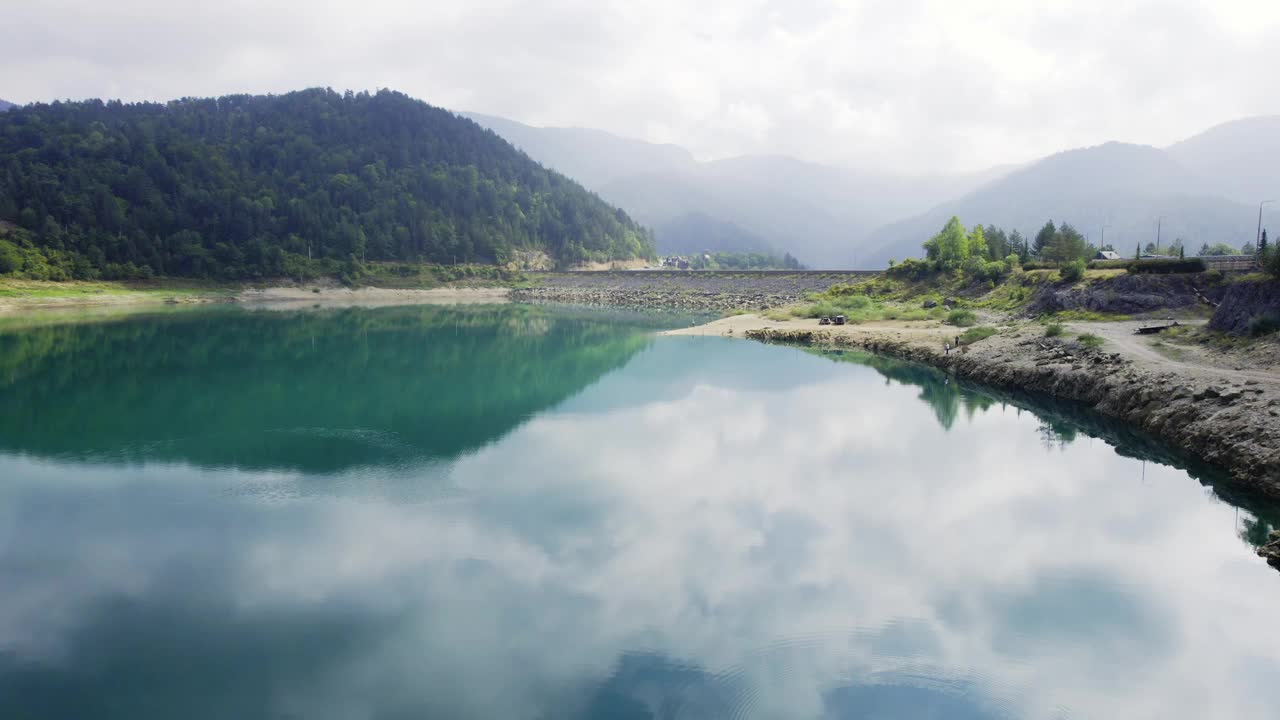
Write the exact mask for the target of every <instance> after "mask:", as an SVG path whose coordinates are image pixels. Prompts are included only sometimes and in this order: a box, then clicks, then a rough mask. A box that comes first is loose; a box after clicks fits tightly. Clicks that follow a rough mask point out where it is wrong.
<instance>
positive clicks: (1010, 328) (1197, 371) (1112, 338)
mask: <svg viewBox="0 0 1280 720" xmlns="http://www.w3.org/2000/svg"><path fill="white" fill-rule="evenodd" d="M1145 324H1149V321H1148V322H1142V321H1127V322H1076V323H1068V324H1067V328H1068V330H1069V331H1070V332H1071V333H1073V334H1082V333H1092V334H1094V335H1097V336H1099V337H1101V338H1102V339H1103V340H1104V342H1105V345H1104V346H1103V349H1104V350H1106V351H1107V352H1113V353H1120V355H1121V356H1122V357H1123V358H1124V359H1125V360H1128V361H1129V362H1130V363H1132V364H1133V365H1134V367H1136V368H1138V369H1141V370H1149V371H1153V372H1162V371H1168V372H1173V373H1176V374H1177V375H1178V376H1180V377H1181V378H1185V379H1186V380H1187V381H1194V382H1201V383H1211V384H1212V383H1224V382H1236V383H1245V382H1257V383H1266V384H1268V385H1271V386H1274V387H1276V388H1280V367H1271V368H1269V369H1259V370H1245V369H1240V368H1239V366H1238V364H1239V362H1240V360H1239V359H1238V358H1233V357H1230V356H1224V355H1219V354H1216V353H1213V352H1210V351H1206V350H1204V349H1202V348H1200V347H1195V346H1184V345H1177V346H1171V347H1172V348H1173V351H1174V352H1177V353H1179V354H1180V355H1181V356H1182V357H1180V358H1173V357H1169V356H1168V355H1165V354H1163V353H1161V352H1160V351H1159V350H1157V349H1156V348H1154V347H1152V345H1151V343H1153V342H1156V341H1158V340H1159V336H1158V335H1157V336H1145V335H1135V334H1134V330H1135V329H1137V328H1138V327H1140V326H1142V325H1145ZM1184 324H1189V325H1193V326H1197V325H1201V324H1203V321H1196V320H1192V321H1189V322H1186V323H1184ZM766 329H773V330H779V331H787V330H819V329H821V330H823V331H824V332H827V333H829V334H830V335H831V336H832V337H841V336H844V337H848V338H854V339H868V338H878V339H884V340H893V341H898V342H905V343H909V344H911V345H913V346H916V347H919V348H921V349H923V350H927V351H930V352H933V353H935V354H937V355H941V354H943V344H944V343H948V342H950V343H954V342H955V337H956V336H957V335H959V334H960V333H961V332H963V330H961V329H958V328H955V327H952V326H950V325H943V324H941V323H939V322H937V321H928V322H895V321H881V322H871V323H865V324H862V325H842V326H831V325H828V326H819V325H818V321H817V320H812V319H795V320H788V321H775V320H769V319H768V318H765V317H762V316H760V315H753V314H745V315H733V316H730V317H727V318H722V319H720V320H715V321H712V322H709V323H706V324H705V325H697V326H693V327H687V328H681V329H679V330H670V331H668V332H665V333H662V334H663V335H720V336H723V337H740V338H742V337H746V335H747V332H748V331H751V330H766ZM1038 334H1040V335H1042V334H1043V330H1042V328H1041V327H1040V326H1039V325H1037V324H1035V323H1029V322H1025V321H1024V322H1017V323H1012V324H1010V325H1007V326H1004V328H1003V330H1002V332H1001V333H1000V334H999V335H997V336H996V337H994V338H991V339H989V340H984V341H982V342H981V343H980V344H977V345H973V346H965V347H963V348H961V351H962V352H965V353H967V352H970V351H972V352H979V353H984V352H989V351H1000V352H1011V351H1012V350H1011V349H1012V348H1014V347H1016V346H1017V344H1018V343H1019V342H1020V341H1022V340H1025V339H1027V338H1030V337H1035V336H1036V335H1038Z"/></svg>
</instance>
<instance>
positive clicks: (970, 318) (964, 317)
mask: <svg viewBox="0 0 1280 720" xmlns="http://www.w3.org/2000/svg"><path fill="white" fill-rule="evenodd" d="M947 324H948V325H955V326H956V327H970V326H972V325H977V324H978V317H977V316H976V315H974V314H973V311H972V310H952V311H951V312H950V313H948V314H947Z"/></svg>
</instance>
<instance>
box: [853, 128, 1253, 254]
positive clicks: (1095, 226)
mask: <svg viewBox="0 0 1280 720" xmlns="http://www.w3.org/2000/svg"><path fill="white" fill-rule="evenodd" d="M1256 212H1257V211H1256V209H1254V210H1253V211H1250V209H1249V207H1248V206H1245V205H1242V204H1240V203H1237V202H1234V201H1232V200H1229V199H1226V198H1224V197H1222V196H1221V194H1220V192H1219V187H1218V185H1217V184H1216V183H1215V182H1214V181H1212V180H1210V179H1207V178H1204V177H1202V176H1200V175H1199V174H1197V173H1195V172H1193V171H1192V170H1190V169H1188V168H1186V167H1184V166H1183V165H1181V164H1180V163H1178V162H1177V161H1176V160H1175V159H1174V158H1173V157H1171V156H1170V154H1169V153H1167V152H1165V151H1163V150H1160V149H1157V148H1154V147H1148V146H1144V145H1128V144H1122V143H1107V144H1105V145H1099V146H1097V147H1091V148H1083V149H1080V150H1070V151H1067V152H1063V153H1058V154H1056V155H1052V156H1050V157H1048V158H1045V159H1044V160H1041V161H1040V162H1037V163H1035V164H1033V165H1031V166H1029V167H1025V168H1022V169H1020V170H1018V171H1016V172H1014V173H1012V174H1010V175H1008V176H1007V177H1004V178H1001V179H999V180H996V181H995V182H992V183H989V184H987V185H985V186H984V187H982V188H980V189H979V190H976V191H974V192H972V193H970V194H968V195H966V196H964V197H962V198H960V199H958V200H955V201H952V202H948V203H944V204H942V205H940V206H938V207H936V208H934V209H932V210H930V211H928V212H925V213H923V214H920V215H916V216H915V217H912V218H909V219H907V220H903V221H900V222H896V223H893V224H891V225H887V226H885V227H882V228H880V229H879V230H877V231H875V232H874V233H872V234H871V236H870V237H869V239H868V245H869V246H871V247H874V248H876V249H875V250H874V251H873V252H871V253H869V254H868V256H867V267H883V266H884V265H885V264H886V263H887V262H888V261H889V260H890V259H897V260H902V259H904V258H908V257H919V256H920V254H921V252H922V251H921V243H923V242H924V240H926V239H928V238H929V237H931V236H932V235H933V234H934V233H936V232H938V230H939V228H941V227H942V226H943V225H945V224H946V222H947V220H948V219H949V218H951V217H952V216H958V217H961V218H964V219H965V222H968V223H981V224H984V225H986V224H994V225H997V226H1000V227H1003V228H1006V229H1008V230H1010V231H1012V230H1018V231H1019V232H1021V233H1022V234H1023V235H1024V236H1026V237H1033V236H1034V235H1035V233H1036V231H1037V230H1038V229H1039V228H1040V227H1041V226H1043V225H1044V223H1045V222H1046V221H1048V220H1054V221H1057V222H1069V223H1071V224H1072V225H1073V226H1075V227H1076V228H1077V229H1078V230H1079V231H1080V232H1081V233H1083V234H1084V235H1085V236H1086V237H1087V238H1088V240H1089V241H1091V242H1093V243H1095V244H1101V241H1102V237H1103V234H1104V231H1103V228H1104V226H1105V236H1106V243H1107V244H1109V245H1113V246H1115V248H1116V249H1117V251H1119V252H1120V253H1121V254H1122V255H1127V254H1131V253H1132V252H1134V251H1135V249H1136V247H1137V246H1138V245H1139V244H1141V245H1143V246H1144V247H1145V246H1146V244H1147V243H1149V242H1154V241H1155V240H1156V235H1157V232H1159V235H1160V237H1161V239H1162V242H1164V243H1169V242H1170V241H1173V240H1175V239H1178V238H1181V239H1182V240H1183V243H1184V245H1186V246H1187V247H1191V248H1196V247H1199V246H1200V245H1201V244H1203V243H1208V244H1210V245H1213V244H1214V243H1219V242H1222V243H1226V244H1228V245H1231V246H1233V247H1239V246H1240V245H1241V244H1242V243H1243V242H1245V241H1247V240H1249V239H1250V238H1252V237H1253V235H1254V232H1255V227H1256V226H1255V223H1256V219H1257V215H1256Z"/></svg>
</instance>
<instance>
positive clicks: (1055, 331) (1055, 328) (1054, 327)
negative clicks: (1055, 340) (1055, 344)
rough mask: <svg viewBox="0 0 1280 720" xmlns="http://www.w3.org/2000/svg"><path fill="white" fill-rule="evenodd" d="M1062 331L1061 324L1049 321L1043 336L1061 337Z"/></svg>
mask: <svg viewBox="0 0 1280 720" xmlns="http://www.w3.org/2000/svg"><path fill="white" fill-rule="evenodd" d="M1062 332H1063V330H1062V326H1061V325H1059V324H1058V323H1049V326H1048V327H1046V328H1045V329H1044V336H1045V337H1061V336H1062Z"/></svg>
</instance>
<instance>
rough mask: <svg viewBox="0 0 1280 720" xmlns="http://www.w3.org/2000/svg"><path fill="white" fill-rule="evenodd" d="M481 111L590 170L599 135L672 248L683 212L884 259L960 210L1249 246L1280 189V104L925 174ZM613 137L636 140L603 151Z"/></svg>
mask: <svg viewBox="0 0 1280 720" xmlns="http://www.w3.org/2000/svg"><path fill="white" fill-rule="evenodd" d="M476 119H477V121H478V122H481V123H482V124H486V123H491V124H489V126H490V127H492V128H493V129H494V130H495V132H498V133H499V134H503V133H504V132H510V133H513V134H515V133H516V131H517V130H518V131H519V133H520V134H519V137H518V141H517V142H515V144H517V145H518V146H522V147H525V149H526V150H528V151H530V154H531V155H532V156H533V157H534V159H536V160H538V161H539V162H542V163H544V164H547V165H549V166H551V167H553V168H556V169H558V170H561V171H562V172H565V173H566V174H568V175H570V176H571V177H578V175H575V172H574V170H572V169H571V168H572V167H573V165H574V163H575V162H577V158H576V156H577V155H580V154H582V152H583V151H581V150H575V148H577V147H579V146H578V145H575V143H579V142H581V143H582V144H581V146H580V147H581V148H591V149H592V151H591V152H592V154H593V155H594V156H595V157H594V160H595V161H596V162H604V163H605V164H607V165H608V166H609V167H610V169H609V170H608V171H607V172H606V171H601V170H599V169H594V168H591V169H587V170H583V171H582V173H583V176H582V177H578V179H580V180H581V181H582V182H583V183H584V185H586V186H587V187H589V188H591V189H593V190H596V191H597V192H598V193H599V194H600V195H601V196H602V197H604V198H605V199H607V200H608V201H609V202H612V203H614V204H617V205H619V206H620V207H623V208H624V209H626V210H627V211H628V212H629V213H630V214H631V215H632V216H633V217H635V218H636V219H637V220H639V221H640V222H642V223H644V224H646V225H648V226H650V227H653V228H655V232H656V235H657V242H658V245H659V247H660V248H661V247H663V246H664V241H663V234H664V232H669V230H664V228H670V227H673V226H674V227H680V228H682V230H684V231H686V232H687V231H688V229H689V227H690V226H689V225H688V224H687V223H684V224H682V223H681V222H680V221H679V219H680V218H685V217H697V218H701V219H702V220H703V221H705V220H714V221H716V222H717V223H720V224H728V225H733V226H737V227H739V228H741V229H742V230H743V231H744V232H745V233H747V234H749V235H753V236H757V237H759V238H761V239H762V240H764V241H765V242H767V243H768V244H769V245H770V246H771V247H773V248H774V249H777V250H783V251H789V252H792V253H793V254H795V255H796V256H797V257H799V258H800V259H801V261H802V262H806V263H808V264H810V265H813V266H815V267H833V268H839V267H849V266H851V265H854V264H856V265H858V266H859V267H877V266H881V265H883V264H885V263H887V262H888V260H889V259H890V258H896V259H901V258H904V257H914V256H916V255H918V254H919V252H920V244H921V243H923V242H924V240H926V239H927V238H928V237H930V236H931V235H933V234H934V233H935V232H937V231H938V229H940V228H941V227H942V225H943V224H944V223H945V222H946V220H947V219H948V218H950V217H951V216H952V215H958V216H959V217H960V219H961V220H962V221H963V222H965V223H966V224H967V225H973V224H977V223H982V224H995V225H1000V226H1002V227H1005V228H1009V229H1015V228H1016V229H1018V230H1020V231H1021V232H1022V233H1023V234H1024V235H1027V234H1034V232H1035V231H1036V230H1038V229H1039V228H1040V226H1042V225H1043V224H1044V223H1045V221H1047V220H1050V219H1052V220H1054V221H1056V222H1062V221H1066V222H1070V223H1072V224H1074V225H1075V226H1076V227H1077V228H1079V229H1080V231H1081V232H1082V233H1084V234H1086V235H1087V236H1088V237H1089V238H1090V240H1092V241H1094V242H1100V241H1101V239H1102V237H1103V234H1104V231H1103V226H1104V225H1105V226H1106V230H1105V235H1106V241H1107V242H1108V243H1110V244H1113V245H1115V246H1116V247H1117V248H1119V249H1120V250H1121V252H1128V250H1127V248H1128V246H1129V245H1135V246H1136V245H1137V244H1138V243H1141V244H1143V245H1145V244H1146V243H1148V242H1154V241H1155V240H1156V235H1157V224H1158V223H1159V224H1160V225H1161V229H1160V239H1161V242H1162V243H1165V242H1168V241H1169V240H1171V239H1174V238H1178V237H1181V238H1183V239H1184V240H1185V241H1186V243H1187V244H1188V245H1191V246H1193V249H1194V247H1198V246H1199V245H1200V244H1201V243H1205V242H1208V243H1210V244H1212V243H1216V242H1226V243H1228V244H1231V245H1233V246H1238V245H1241V244H1242V243H1244V242H1245V241H1247V240H1248V239H1249V238H1251V237H1253V236H1254V231H1255V229H1256V219H1257V216H1256V212H1257V211H1256V205H1255V206H1254V207H1255V209H1254V210H1253V211H1252V214H1251V213H1250V212H1249V211H1248V206H1249V205H1251V204H1253V203H1256V202H1257V201H1259V200H1262V199H1269V197H1267V193H1268V188H1270V194H1271V195H1280V190H1278V189H1277V188H1276V187H1275V184H1276V181H1275V180H1274V179H1273V176H1274V171H1273V170H1271V169H1270V168H1269V167H1268V165H1267V164H1266V162H1265V161H1264V160H1260V159H1265V158H1268V157H1280V116H1263V117H1255V118H1245V119H1242V120H1237V121H1233V122H1229V123H1224V124H1222V125H1218V126H1215V127H1213V128H1210V129H1208V130H1206V131H1204V132H1202V133H1199V134H1197V135H1195V136H1193V137H1191V138H1188V139H1187V140H1184V141H1182V142H1179V143H1176V144H1174V145H1172V146H1170V147H1168V148H1164V149H1161V148H1157V147H1152V146H1148V145H1137V144H1128V143H1116V142H1112V143H1105V144H1102V145H1098V146H1094V147H1086V148H1078V149H1073V150H1066V151H1063V152H1059V153H1056V154H1053V155H1050V156H1048V157H1045V158H1042V159H1040V160H1038V161H1035V162H1031V163H1027V164H1023V165H1018V166H1009V165H1005V166H1000V167H994V168H990V169H988V170H984V171H981V172H978V173H971V174H968V175H960V176H932V177H915V178H912V177H899V176H893V175H889V174H885V173H875V172H860V171H857V170H852V169H845V168H837V167H831V166H825V165H820V164H816V163H808V162H805V161H802V160H797V159H795V158H789V157H781V156H763V155H757V156H742V157H735V158H728V159H723V160H715V161H710V162H696V161H695V160H694V159H693V157H692V155H691V154H689V153H688V152H684V151H679V150H678V149H674V150H673V149H672V148H673V146H670V145H653V144H651V143H645V142H643V141H638V140H627V139H625V138H619V137H617V136H613V135H610V134H609V133H602V132H600V131H586V130H573V129H565V128H534V127H530V126H527V125H520V124H519V123H511V121H504V120H502V119H501V118H486V117H484V116H479V117H477V118H476ZM509 126H518V127H516V129H515V130H512V129H510V128H509ZM504 128H507V129H504ZM504 136H505V135H504ZM605 138H607V139H608V142H609V143H611V145H612V146H615V147H617V148H626V152H622V151H621V150H615V151H611V152H610V153H603V152H599V148H600V147H601V145H599V143H601V142H603V139H605ZM521 141H523V142H524V143H527V145H521ZM531 147H532V148H534V149H533V150H529V148H531ZM636 158H642V160H637V159H636ZM597 183H598V184H597ZM1161 217H1163V221H1161V220H1160V218H1161ZM1250 218H1252V220H1251V219H1250ZM717 241H719V240H717ZM677 245H678V246H679V247H686V246H688V245H689V239H688V238H687V237H685V238H681V240H680V242H679V243H677ZM712 249H715V248H712ZM725 249H728V248H725Z"/></svg>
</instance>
